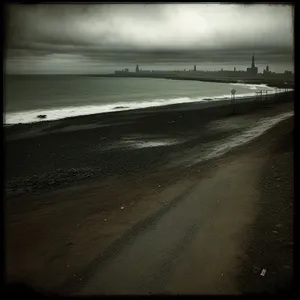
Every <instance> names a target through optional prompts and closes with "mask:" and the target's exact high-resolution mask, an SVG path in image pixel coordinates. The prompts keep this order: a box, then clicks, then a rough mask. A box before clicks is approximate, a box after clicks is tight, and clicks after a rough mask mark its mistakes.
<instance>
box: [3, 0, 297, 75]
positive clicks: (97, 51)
mask: <svg viewBox="0 0 300 300" xmlns="http://www.w3.org/2000/svg"><path fill="white" fill-rule="evenodd" d="M6 21H7V25H6V29H7V33H6V35H7V44H6V50H7V51H6V64H5V66H6V72H7V73H108V72H112V71H114V70H115V69H122V68H125V67H129V68H132V69H133V68H134V67H135V65H136V64H139V65H140V66H141V67H142V68H154V69H174V68H182V69H183V68H192V66H193V65H194V64H197V66H198V69H219V68H221V67H223V68H227V67H228V68H229V67H232V68H233V66H236V67H237V69H244V68H245V67H247V66H249V64H250V63H251V56H252V53H253V52H254V53H255V56H256V61H257V64H258V66H259V68H260V70H259V71H262V67H265V65H266V64H269V65H270V67H271V69H273V70H274V71H277V72H278V71H284V70H285V69H290V70H292V69H293V17H292V8H291V6H288V5H285V6H283V5H262V4H257V5H229V4H148V5H146V4H110V5H107V4H106V5H104V4H102V5H100V4H60V5H53V4H48V5H47V4H40V5H37V4H35V5H11V6H9V7H8V14H7V20H6Z"/></svg>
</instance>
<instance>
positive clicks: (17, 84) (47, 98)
mask: <svg viewBox="0 0 300 300" xmlns="http://www.w3.org/2000/svg"><path fill="white" fill-rule="evenodd" d="M233 88H234V89H235V90H236V97H237V98H243V97H244V98H245V97H249V96H252V95H255V92H257V91H260V90H263V91H266V90H267V91H268V94H271V93H275V89H273V88H270V87H267V86H265V85H251V84H227V83H212V82H201V81H186V80H168V79H148V78H104V77H88V76H52V75H48V76H45V75H40V76H38V75H31V76H28V75H23V76H6V77H5V80H4V124H6V125H9V124H17V123H31V122H39V121H41V120H40V119H38V118H37V116H38V115H47V119H46V120H57V119H62V118H67V117H73V116H80V115H89V114H95V113H105V112H111V111H120V110H129V109H139V108H145V107H154V106H164V105H170V104H176V103H188V102H195V101H198V102H201V101H202V102H207V101H216V100H218V101H220V100H226V99H229V98H230V96H231V95H230V92H231V90H232V89H233Z"/></svg>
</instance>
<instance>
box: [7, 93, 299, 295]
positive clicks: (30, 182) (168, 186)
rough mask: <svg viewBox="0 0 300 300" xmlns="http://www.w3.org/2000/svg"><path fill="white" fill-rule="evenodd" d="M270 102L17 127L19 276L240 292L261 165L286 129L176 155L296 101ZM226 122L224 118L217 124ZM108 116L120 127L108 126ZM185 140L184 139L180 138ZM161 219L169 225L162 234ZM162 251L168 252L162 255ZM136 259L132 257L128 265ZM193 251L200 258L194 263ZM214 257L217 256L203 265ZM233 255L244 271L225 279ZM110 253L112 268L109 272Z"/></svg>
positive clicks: (13, 268)
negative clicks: (214, 154)
mask: <svg viewBox="0 0 300 300" xmlns="http://www.w3.org/2000/svg"><path fill="white" fill-rule="evenodd" d="M285 100H288V99H285ZM264 106H265V109H258V104H257V103H252V104H246V105H244V106H243V105H241V106H239V109H238V110H237V112H238V114H237V115H235V116H232V115H230V113H231V109H230V108H228V107H227V108H226V107H223V108H217V109H216V108H214V109H207V110H205V111H203V110H201V111H197V110H195V109H192V110H191V109H188V107H185V108H184V109H183V108H182V107H180V108H179V107H177V108H176V109H174V110H169V109H168V110H167V109H163V108H161V109H155V110H153V109H150V110H145V111H144V113H135V112H122V113H118V115H114V114H107V115H105V116H104V115H97V116H89V117H82V118H76V120H77V121H76V126H75V123H74V119H69V120H68V119H67V120H62V121H57V122H43V123H40V124H32V125H27V126H15V127H12V128H9V129H8V130H7V135H6V137H7V141H8V142H7V152H6V155H7V156H6V161H7V164H6V172H7V185H10V186H8V188H10V193H9V194H8V196H7V197H6V210H5V212H6V220H5V224H6V237H7V243H6V253H7V260H6V262H7V274H8V276H9V279H10V280H16V279H22V280H25V281H26V282H28V284H30V285H32V286H36V287H42V288H45V289H47V290H51V291H60V292H65V293H67V294H72V293H77V292H78V293H87V294H91V293H93V292H94V293H102V292H103V293H105V292H109V293H110V292H111V291H112V290H111V289H114V292H115V293H122V292H124V286H125V292H126V291H127V292H129V293H130V294H131V293H144V292H153V293H205V294H206V293H209V294H210V293H211V294H214V293H221V294H222V293H227V294H228V293H229V294H231V293H239V292H240V291H241V290H242V289H241V288H239V286H238V283H237V280H236V279H235V275H236V274H238V273H239V272H238V271H236V270H238V266H239V261H238V260H237V256H239V255H242V254H243V253H244V251H246V248H247V247H246V245H247V240H248V239H249V237H250V233H248V229H249V226H250V224H253V223H254V222H255V220H256V216H257V209H258V208H259V207H260V206H261V204H260V202H259V201H260V199H261V195H260V192H259V191H260V190H261V189H262V184H261V183H259V180H260V179H259V178H261V176H262V174H263V171H264V167H262V166H263V163H264V162H266V161H267V159H268V157H270V156H272V155H273V154H272V153H273V152H272V151H271V150H272V147H273V144H272V143H273V142H274V141H277V142H278V140H280V138H281V136H282V135H283V136H284V134H282V135H280V134H277V130H275V129H271V130H270V132H269V133H267V134H266V135H263V136H261V137H259V138H258V139H256V140H255V141H254V142H253V143H251V144H249V145H248V146H243V147H239V148H238V149H235V150H233V151H232V152H231V154H227V155H225V156H223V157H221V158H215V159H211V160H210V161H204V162H200V163H199V162H197V163H193V164H192V166H189V167H188V168H187V167H186V165H182V164H175V165H174V164H173V163H174V161H175V162H177V161H180V159H179V158H182V157H184V158H187V159H189V158H193V159H194V157H195V156H194V154H195V152H198V151H200V152H201V151H202V148H203V145H208V143H210V142H212V141H215V142H216V143H218V141H220V140H222V139H226V138H227V137H228V136H232V135H238V134H239V133H240V132H241V130H245V128H247V127H249V126H250V125H251V123H253V122H254V123H255V122H257V121H258V120H260V119H263V118H266V117H272V116H276V115H277V114H280V113H283V112H287V111H290V110H292V109H293V106H292V103H291V102H290V101H287V102H286V103H281V102H280V103H268V104H267V105H264ZM193 108H195V107H193ZM260 108H261V103H260ZM246 111H247V114H246V113H245V112H246ZM216 121H218V122H219V123H218V122H217V124H219V127H218V126H216V125H217V124H216V123H213V124H211V122H216ZM126 122H130V123H127V124H126ZM104 123H106V124H108V123H109V124H110V126H102V127H101V126H100V125H103V124H104ZM116 123H118V124H119V125H118V124H116ZM120 123H122V125H120ZM124 123H125V124H124ZM91 124H92V125H91ZM209 124H211V125H213V126H210V125H209ZM87 125H88V126H90V127H88V128H87ZM98 125H99V126H100V127H97V126H98ZM234 125H238V126H234ZM71 126H73V127H71ZM84 126H85V127H84ZM277 126H281V125H277ZM282 126H283V128H284V129H282V130H283V132H285V130H286V131H289V130H291V123H284V125H282ZM70 127H71V129H70ZM74 127H75V128H74ZM67 128H69V129H67ZM82 128H85V129H82ZM212 128H214V130H213V129H212ZM215 128H219V129H222V128H223V129H224V130H216V129H215ZM278 128H279V127H278ZM137 136H138V138H137ZM157 136H159V138H158V137H157ZM104 137H105V138H104ZM141 137H143V138H141ZM103 138H104V139H103ZM124 138H125V142H124ZM126 138H127V139H126ZM141 140H142V141H141ZM174 140H176V141H177V143H175V144H170V141H174ZM179 140H180V141H181V142H178V141H179ZM120 141H122V145H123V144H124V146H122V147H120ZM128 141H129V143H128ZM149 141H151V142H152V144H153V143H158V142H160V143H162V142H163V141H164V142H165V143H166V144H167V145H164V146H162V145H160V146H157V147H141V145H145V143H146V145H147V143H148V146H149ZM272 141H273V142H272ZM168 143H169V144H168ZM116 144H117V147H116V148H113V147H114V146H115V145H116ZM132 145H133V146H132ZM137 145H138V146H137ZM251 145H252V146H251ZM105 147H106V149H108V150H105ZM20 149H22V151H20ZM53 153H54V154H53ZM28 154H29V155H28ZM166 166H168V167H166ZM58 169H60V170H58ZM239 172H240V173H239ZM59 174H61V178H60V179H59V176H58V175H59ZM86 175H88V176H87V177H85V178H82V177H84V176H86ZM43 176H44V177H43ZM47 176H48V177H47ZM35 177H37V178H38V179H40V181H39V180H36V181H35ZM24 178H25V179H24ZM26 180H27V181H26ZM14 182H17V185H16V186H18V188H19V189H20V186H21V185H22V184H23V185H24V186H25V190H24V189H23V190H21V191H18V192H19V195H17V194H18V193H16V188H14V185H13V183H14ZM49 182H50V183H51V184H49ZM25 183H26V185H25ZM232 183H233V185H232ZM270 184H273V182H271V183H270ZM231 185H232V186H231ZM28 186H29V187H30V189H28ZM237 187H239V188H237ZM26 188H27V189H28V190H26ZM189 189H191V195H190V196H187V194H188V190H189ZM211 191H213V193H212V192H211ZM216 193H217V194H216ZM199 195H203V199H200V200H199V199H198V198H199ZM197 197H198V198H197ZM264 197H267V198H268V196H264ZM201 198H202V197H201ZM221 198H222V199H223V201H222V202H221V203H220V200H221ZM240 198H243V199H245V201H244V202H241V201H239V200H238V199H240ZM268 199H269V198H268ZM218 200H219V201H218ZM198 211H199V212H202V213H201V214H198V213H197V212H198ZM184 212H185V213H184ZM187 216H189V217H188V218H187ZM199 222H200V223H199ZM153 226H154V227H156V226H158V227H159V226H160V228H161V230H160V231H158V232H159V234H158V235H156V234H155V232H156V231H153V230H151V228H154V227H153ZM287 228H288V227H287ZM286 230H289V229H286ZM177 232H178V234H177ZM246 232H247V234H244V233H246ZM144 239H146V241H153V247H154V248H152V250H153V251H152V250H151V247H152V242H150V244H149V246H148V247H146V245H147V243H146V244H145V243H144V242H143V240H144ZM172 239H173V240H174V241H172ZM201 245H206V246H205V247H204V248H201V247H202V246H201ZM221 245H223V246H221ZM155 247H156V248H155ZM199 247H200V248H199ZM20 249H22V251H20ZM164 249H165V250H167V249H168V251H166V252H164ZM211 249H214V251H212V250H211ZM142 250H144V251H142ZM135 251H138V253H136V252H135ZM161 251H162V253H164V254H163V255H162V256H161V257H160V258H159V259H157V258H158V257H159V256H158V253H161ZM169 251H171V252H169ZM155 253H156V254H157V255H153V254H155ZM198 253H201V255H200V256H199V257H198V256H197V255H198ZM256 253H257V252H256ZM196 254H197V255H196ZM220 254H222V255H221V256H220ZM130 257H131V258H130ZM188 257H193V259H192V260H188V259H187V258H188ZM217 257H220V258H221V257H223V258H224V260H222V261H224V263H225V262H226V264H224V263H221V261H220V260H217V259H216V258H217ZM118 258H119V259H121V260H122V259H123V261H124V265H123V267H124V268H123V269H122V270H119V271H118V268H119V265H117V268H115V267H114V263H115V259H118ZM129 258H130V259H129ZM139 259H140V260H139ZM144 259H145V260H144ZM177 259H179V260H178V261H180V263H179V266H178V267H177V265H176V264H177V263H176V261H177ZM181 259H183V261H182V260H181ZM137 260H139V261H140V262H142V263H143V262H144V263H145V265H143V266H144V267H145V269H144V273H143V274H144V275H143V276H137V274H139V273H138V272H140V270H136V272H135V271H134V269H132V264H133V263H135V264H136V262H137ZM173 261H175V262H173ZM218 261H219V263H217V262H218ZM128 262H132V264H130V268H129V269H126V264H127V263H128ZM193 262H194V263H195V266H198V267H197V268H196V269H195V268H191V266H192V265H193ZM207 262H211V263H212V266H213V267H211V268H210V267H209V265H207V266H206V267H204V266H205V263H207ZM229 262H231V263H232V264H231V267H232V266H234V268H233V271H232V272H229V273H230V274H229V273H227V276H226V278H227V279H226V280H225V281H222V279H220V278H219V277H218V276H217V274H219V272H223V274H225V273H226V272H227V271H229V269H230V266H229V265H227V264H229ZM147 263H148V264H149V266H151V268H149V269H148V268H147ZM103 264H105V265H106V268H108V269H107V270H108V272H107V274H110V275H108V276H107V277H106V276H105V277H104V278H103V275H101V274H103V273H102V272H103V271H102V267H101V266H102V265H103ZM174 264H175V265H174ZM120 266H122V264H120ZM137 266H138V265H137ZM130 269H132V272H131V271H130ZM150 269H151V270H150ZM200 270H202V272H200ZM160 271H162V274H165V275H164V276H163V277H160V276H159V274H161V272H160ZM225 271H226V272H225ZM224 272H225V273H224ZM122 274H123V275H122ZM183 274H189V275H190V276H188V277H187V278H188V279H189V281H187V280H184V281H183V280H182V278H183ZM228 274H229V275H228ZM99 276H100V277H99ZM101 276H102V277H101ZM109 276H111V278H113V279H114V284H112V282H111V281H110V280H109V278H110V277H109ZM116 276H117V277H118V278H119V279H120V280H119V281H115V279H116V278H117V277H116ZM199 276H200V277H201V278H210V279H209V282H208V281H206V282H204V281H202V283H201V284H200V285H199V284H198V283H199V282H198V281H194V279H193V278H198V277H199ZM221 276H222V275H221ZM245 276H246V275H245ZM222 277H224V276H222ZM99 278H103V280H102V279H101V280H100V281H101V282H102V283H101V284H98V281H99ZM124 278H125V279H126V280H127V281H126V280H125V283H124V281H123V279H124ZM161 279H164V280H162V281H161ZM203 280H204V279H203ZM95 282H96V284H95ZM105 282H106V283H105ZM122 282H123V283H122ZM179 282H181V283H182V284H179ZM104 283H105V284H104ZM122 284H123V285H122ZM197 285H198V288H197V287H196V286H197ZM95 286H96V289H95ZM110 288H111V289H110ZM126 289H127V290H126Z"/></svg>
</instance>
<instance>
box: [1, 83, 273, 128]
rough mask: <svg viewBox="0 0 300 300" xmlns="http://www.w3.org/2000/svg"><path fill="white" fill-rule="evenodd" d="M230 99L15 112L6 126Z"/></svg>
mask: <svg viewBox="0 0 300 300" xmlns="http://www.w3.org/2000/svg"><path fill="white" fill-rule="evenodd" d="M273 93H275V89H274V90H270V91H269V94H273ZM254 95H255V93H254V92H252V93H244V94H237V95H236V99H242V98H247V97H253V96H254ZM230 97H231V95H230V94H225V95H221V96H215V97H210V98H208V97H198V98H189V97H181V98H173V99H155V100H153V101H141V102H119V103H113V104H102V105H86V106H78V107H73V106H71V107H60V108H54V109H38V110H28V111H20V112H13V113H5V115H4V124H5V125H11V124H20V123H21V124H25V123H35V122H41V121H53V120H59V119H65V118H69V117H77V116H85V115H92V114H99V113H108V112H117V111H124V110H133V109H141V108H149V107H158V106H166V105H172V104H180V103H192V102H206V103H207V102H214V101H220V100H224V101H226V100H228V99H230ZM224 103H225V102H224ZM38 115H46V119H39V118H38V117H37V116H38Z"/></svg>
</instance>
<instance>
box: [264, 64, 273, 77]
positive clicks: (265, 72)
mask: <svg viewBox="0 0 300 300" xmlns="http://www.w3.org/2000/svg"><path fill="white" fill-rule="evenodd" d="M271 74H272V72H271V71H270V68H269V66H268V65H267V67H266V69H265V70H264V75H271Z"/></svg>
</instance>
